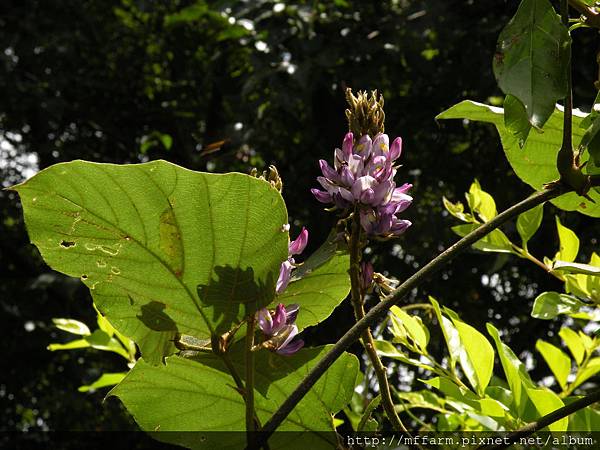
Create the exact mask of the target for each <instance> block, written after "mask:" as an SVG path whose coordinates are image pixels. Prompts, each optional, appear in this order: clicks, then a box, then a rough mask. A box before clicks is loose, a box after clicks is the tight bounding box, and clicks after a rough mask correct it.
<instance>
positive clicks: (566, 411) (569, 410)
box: [480, 390, 600, 450]
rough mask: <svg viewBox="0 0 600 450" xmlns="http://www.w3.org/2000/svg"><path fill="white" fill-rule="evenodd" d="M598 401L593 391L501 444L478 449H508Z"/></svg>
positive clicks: (532, 423) (599, 399)
mask: <svg viewBox="0 0 600 450" xmlns="http://www.w3.org/2000/svg"><path fill="white" fill-rule="evenodd" d="M598 401H600V390H598V391H594V392H592V393H591V394H589V395H586V396H585V397H583V398H580V399H579V400H575V401H574V402H573V403H569V404H568V405H566V406H563V407H562V408H559V409H557V410H556V411H552V412H551V413H550V414H546V415H545V416H544V417H542V418H540V419H539V420H536V421H535V422H531V423H528V424H527V425H525V426H524V427H522V428H520V429H518V430H517V431H514V432H512V433H509V434H508V435H506V436H505V437H504V438H503V443H502V444H499V445H493V446H487V447H480V448H481V449H486V450H492V449H502V448H508V447H510V446H511V445H513V444H515V443H519V441H520V440H521V439H522V438H526V437H527V436H530V435H531V434H533V433H535V432H536V431H539V430H541V429H542V428H545V427H547V426H548V425H551V424H553V423H554V422H558V421H559V420H560V419H563V418H565V417H567V416H569V415H571V414H573V413H574V412H577V411H579V410H580V409H583V408H585V407H587V406H590V405H591V404H593V403H596V402H598Z"/></svg>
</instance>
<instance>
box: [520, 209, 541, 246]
mask: <svg viewBox="0 0 600 450" xmlns="http://www.w3.org/2000/svg"><path fill="white" fill-rule="evenodd" d="M543 215H544V205H543V204H541V205H537V206H536V207H534V208H531V209H530V210H529V211H525V212H524V213H522V214H519V217H517V231H518V232H519V236H521V242H522V243H523V248H524V249H527V242H529V240H530V239H531V238H532V237H533V235H534V234H535V232H536V231H537V230H538V228H539V227H540V224H541V223H542V217H543Z"/></svg>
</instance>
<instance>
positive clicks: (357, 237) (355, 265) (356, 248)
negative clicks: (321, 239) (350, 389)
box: [349, 208, 408, 433]
mask: <svg viewBox="0 0 600 450" xmlns="http://www.w3.org/2000/svg"><path fill="white" fill-rule="evenodd" d="M361 232H362V228H361V226H360V217H359V212H358V208H355V209H354V215H353V218H352V229H351V232H350V245H349V247H350V286H351V289H350V293H351V299H352V306H353V307H354V316H355V317H356V321H357V322H358V321H360V320H361V319H363V318H364V317H365V309H364V292H363V289H362V287H361V282H360V276H361V274H360V260H361V256H362V248H361V242H360V241H361V234H362V233H361ZM362 344H363V347H364V349H365V352H366V353H367V356H368V357H369V360H370V361H371V365H372V366H373V370H374V371H375V375H376V377H377V382H378V384H379V392H380V394H381V402H382V403H383V409H384V410H385V414H386V416H387V417H388V419H389V421H390V422H391V424H392V427H393V429H394V431H403V432H405V433H408V430H407V429H406V427H405V426H404V424H403V423H402V421H401V420H400V417H399V416H398V413H396V408H395V407H394V402H393V400H392V394H391V392H390V385H389V383H388V379H387V372H386V370H385V367H384V366H383V364H382V363H381V359H379V355H377V350H376V348H375V340H374V339H373V335H372V334H371V329H370V328H368V327H367V328H365V330H363V332H362Z"/></svg>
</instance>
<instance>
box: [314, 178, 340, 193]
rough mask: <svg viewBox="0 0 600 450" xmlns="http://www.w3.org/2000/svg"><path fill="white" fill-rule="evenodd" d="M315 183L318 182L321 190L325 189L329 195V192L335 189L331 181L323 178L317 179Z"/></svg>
mask: <svg viewBox="0 0 600 450" xmlns="http://www.w3.org/2000/svg"><path fill="white" fill-rule="evenodd" d="M317 181H318V182H319V184H320V185H321V186H323V189H325V190H326V191H327V192H329V193H331V191H332V190H333V189H335V187H336V186H335V185H334V184H333V183H332V182H331V180H329V179H327V178H325V177H317Z"/></svg>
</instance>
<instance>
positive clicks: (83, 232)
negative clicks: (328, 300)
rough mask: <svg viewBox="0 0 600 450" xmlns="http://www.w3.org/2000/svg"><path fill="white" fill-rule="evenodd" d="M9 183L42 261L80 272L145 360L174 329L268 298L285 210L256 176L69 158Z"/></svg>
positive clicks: (165, 350)
mask: <svg viewBox="0 0 600 450" xmlns="http://www.w3.org/2000/svg"><path fill="white" fill-rule="evenodd" d="M14 189H15V190H16V191H17V192H18V193H19V195H20V197H21V200H22V203H23V208H24V214H25V221H26V225H27V229H28V232H29V235H30V238H31V240H32V242H33V243H34V244H35V245H36V246H37V247H38V248H39V250H40V252H41V254H42V256H43V257H44V259H45V261H46V262H47V263H48V264H49V265H50V266H51V267H52V268H54V269H55V270H58V271H61V272H63V273H65V274H67V275H71V276H76V277H80V278H81V279H82V281H83V282H84V283H85V284H86V285H87V286H88V287H89V288H90V290H91V293H92V296H93V298H94V302H95V304H96V305H97V306H98V308H99V310H100V311H101V312H102V313H103V314H105V315H106V316H107V318H108V319H109V320H110V323H111V324H112V325H113V326H114V327H115V328H116V329H118V330H119V331H120V332H121V333H122V334H123V335H125V336H128V337H131V338H133V339H134V340H135V341H136V343H137V344H138V345H139V346H140V349H141V351H142V354H143V355H145V357H146V360H147V361H151V362H152V363H155V364H157V363H160V362H161V360H162V357H163V356H165V355H168V354H170V353H172V352H174V351H175V347H174V346H173V342H172V339H173V337H174V335H175V333H176V332H179V333H182V334H187V335H191V336H195V337H197V338H199V339H202V338H208V337H210V333H211V329H212V330H214V331H215V332H217V333H219V332H222V331H225V330H227V329H228V328H229V327H230V326H231V324H232V323H235V322H238V321H240V320H241V319H242V318H243V317H244V316H245V315H247V314H249V313H250V312H252V311H254V310H256V308H258V307H259V306H262V305H266V304H268V303H270V302H271V301H272V299H273V298H274V294H275V281H276V279H277V276H278V274H279V266H280V264H281V262H282V261H283V260H284V259H286V258H287V252H288V249H287V247H288V239H289V238H288V233H287V231H286V228H285V227H284V224H286V223H287V213H286V208H285V204H284V203H283V199H282V198H281V195H280V194H279V192H277V191H276V190H275V189H274V188H273V187H271V185H270V184H269V183H266V182H264V181H263V180H259V179H256V178H253V177H250V176H247V175H243V174H238V173H231V174H225V175H216V174H206V173H200V172H194V171H190V170H186V169H183V168H181V167H179V166H176V165H174V164H170V163H167V162H165V161H154V162H150V163H146V164H137V165H121V166H120V165H113V164H96V163H89V162H84V161H73V162H70V163H61V164H57V165H54V166H51V167H49V168H47V169H45V170H43V171H41V172H39V173H38V174H37V175H35V176H34V177H32V178H31V179H29V180H28V181H26V182H25V183H22V184H20V185H18V186H16V187H15V188H14Z"/></svg>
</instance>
